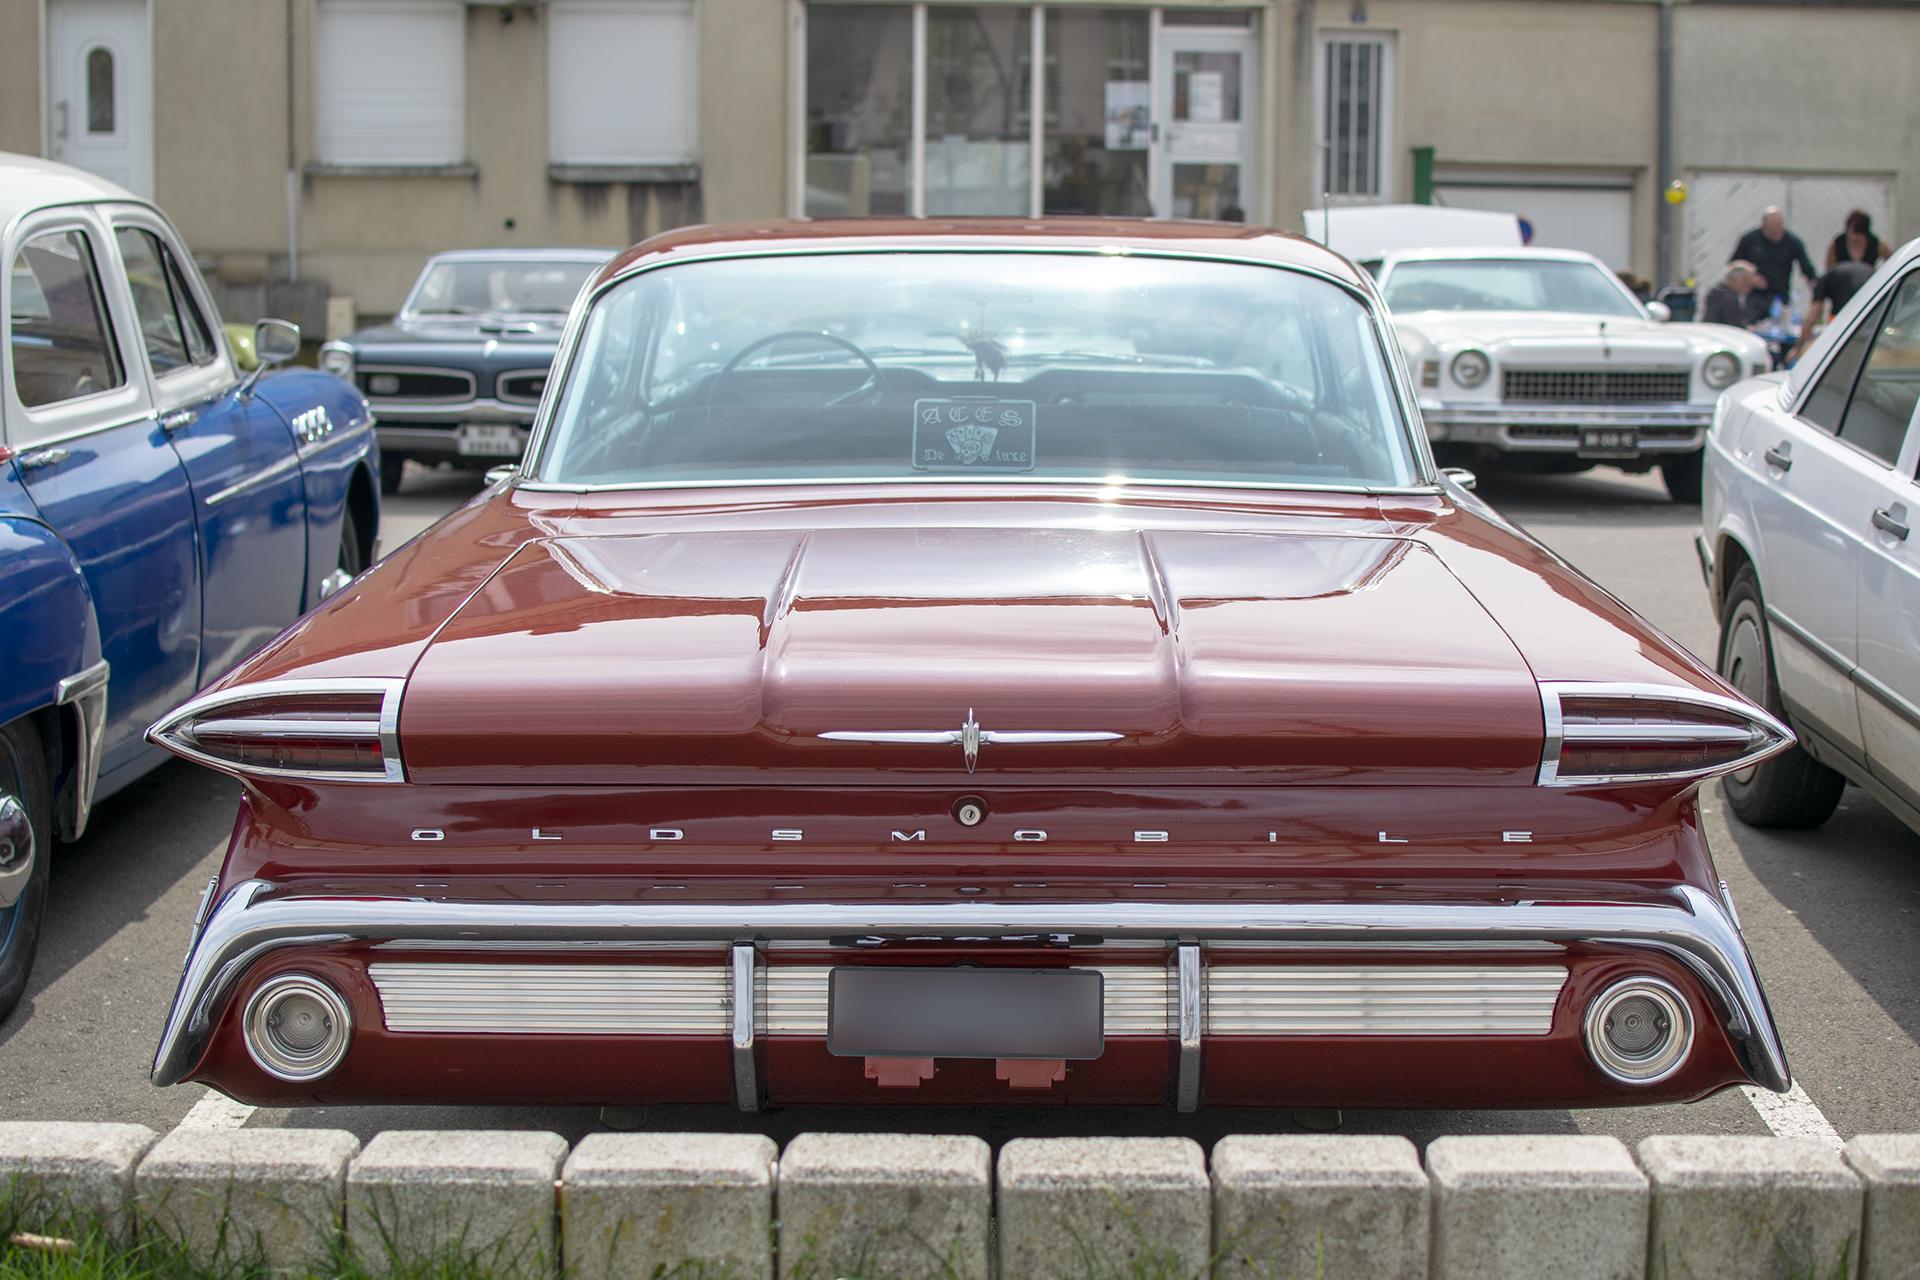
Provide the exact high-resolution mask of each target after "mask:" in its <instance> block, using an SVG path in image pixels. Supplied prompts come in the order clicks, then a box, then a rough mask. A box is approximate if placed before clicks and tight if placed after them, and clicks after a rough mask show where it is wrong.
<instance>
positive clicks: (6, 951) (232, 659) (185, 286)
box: [0, 153, 379, 1015]
mask: <svg viewBox="0 0 1920 1280" xmlns="http://www.w3.org/2000/svg"><path fill="white" fill-rule="evenodd" d="M0 227H4V233H3V236H0V252H3V253H4V256H5V261H6V262H7V264H8V266H9V270H8V273H7V276H6V279H5V282H4V285H3V286H0V287H3V288H4V291H5V301H6V314H7V321H6V323H7V334H6V343H5V350H6V365H5V369H4V370H3V371H0V374H3V376H0V382H4V390H0V426H3V428H4V431H3V433H0V672H4V679H0V1015H4V1014H5V1012H6V1011H8V1010H10V1009H12V1008H13V1006H14V1004H15V1003H16V1002H17V1001H18V1000H19V999H20V996H21V993H22V991H23V990H24V989H25V987H26V981H27V974H28V971H29V969H30V968H31V966H32V964H33V954H34V950H35V947H36V945H37V943H38V940H39V932H40V918H41V913H42V908H43V907H44V906H45V904H46V896H47V864H48V856H49V854H50V853H51V845H52V842H53V841H54V840H56V839H57V840H73V839H76V838H78V837H79V835H80V833H81V832H82V831H83V830H85V828H86V825H87V814H88V811H89V809H90V807H91V805H92V804H93V802H94V801H95V800H97V799H100V798H102V797H104V796H107V795H110V794H112V793H113V792H114V791H117V790H119V789H120V788H121V787H124V786H126V785H127V784H128V783H129V782H132V781H133V780H135V779H136V778H138V777H140V776H141V775H142V774H144V773H146V772H147V771H148V770H149V769H152V768H153V767H154V766H155V765H158V764H160V763H161V762H162V761H164V760H165V759H167V755H166V753H165V752H163V751H162V750H161V749H160V748H158V747H154V746H150V745H148V744H147V742H146V741H145V739H144V737H143V735H144V733H145V731H146V728H147V726H148V725H149V724H152V723H153V722H154V721H155V720H156V719H158V718H159V717H160V716H161V715H163V714H165V713H166V712H167V711H170V710H171V709H172V708H174V707H175V706H177V705H178V704H180V703H181V702H184V701H185V700H186V699H188V698H190V697H192V696H193V694H194V693H195V692H197V691H198V690H199V689H201V688H202V687H203V686H205V685H207V684H210V683H211V682H212V681H214V680H215V679H217V678H218V677H220V676H221V675H222V674H224V673H225V672H226V671H228V670H229V669H230V668H232V667H233V666H234V664H235V663H237V662H239V661H240V660H241V659H242V658H244V657H246V656H247V655H248V654H250V653H252V652H253V651H254V650H255V649H257V648H259V647H260V646H261V645H262V644H264V643H265V642H266V641H267V640H269V639H271V638H272V637H273V636H274V635H276V634H278V633H279V632H280V631H281V630H282V629H283V628H285V627H286V626H287V625H288V624H289V623H291V622H293V621H294V619H296V618H298V617H299V616H300V615H301V614H302V613H304V612H305V611H306V610H307V609H309V608H310V607H312V606H313V605H315V604H317V603H318V602H319V601H320V600H321V599H322V598H324V597H325V596H327V595H328V594H330V593H331V592H333V591H336V590H338V589H339V588H340V587H341V586H343V585H345V584H346V583H347V582H348V581H349V580H351V579H352V578H353V577H354V575H356V574H358V573H359V572H360V570H361V569H363V568H365V567H366V565H367V563H368V561H369V560H370V559H371V558H372V554H373V540H374V533H375V529H376V525H377V522H378V519H379V494H378V492H377V480H376V477H377V475H378V471H379V451H378V447H377V446H376V444H375V442H374V438H373V430H372V427H373V420H372V417H371V415H370V413H369V412H368V409H367V404H366V401H365V400H364V399H362V398H361V396H360V395H359V393H357V392H356V391H354V390H353V388H351V387H349V386H347V385H346V384H344V383H342V382H341V381H340V380H339V379H337V378H331V377H328V376H327V375H325V374H323V373H319V372H316V371H314V370H310V369H291V368H289V369H279V370H273V371H269V366H272V365H279V364H284V363H285V362H286V361H287V360H288V359H290V358H291V357H292V356H293V355H295V354H297V353H298V351H299V349H300V334H299V330H297V329H296V328H294V327H293V326H292V325H290V324H287V323H285V322H284V321H279V320H263V321H261V322H260V324H259V325H258V326H257V327H256V330H255V341H254V345H255V348H256V354H257V356H258V358H259V360H260V364H261V368H260V369H257V370H255V371H254V372H252V373H243V372H242V371H241V369H240V368H239V366H238V364H236V362H235V359H234V356H233V353H232V351H231V350H230V349H229V347H228V344H227V342H226V341H225V339H224V337H223V335H222V333H221V329H220V326H219V325H218V324H217V323H216V322H215V320H214V317H215V316H216V315H217V313H216V312H215V311H214V310H213V308H212V307H211V306H209V305H208V295H207V290H206V285H205V283H204V282H203V281H202V280H201V279H200V276H199V273H198V272H197V271H196V270H195V269H194V265H193V260H192V258H190V257H189V256H188V255H187V253H186V251H185V248H184V246H183V245H182V243H181V240H180V236H179V233H178V232H176V231H175V230H174V229H173V226H172V224H170V223H169V222H168V221H167V219H166V216H165V215H164V214H162V213H161V212H160V210H158V209H157V208H155V207H154V206H153V205H151V204H149V203H147V202H146V201H143V200H141V199H139V198H138V197H136V196H134V195H132V194H131V193H129V192H127V191H124V190H122V189H121V188H119V187H116V186H114V185H113V184H112V183H109V182H105V181H102V180H101V179H99V178H96V177H94V176H92V175H91V174H87V173H83V172H82V171H80V170H78V169H71V168H68V167H66V166H65V165H59V164H53V163H50V162H47V161H44V160H37V159H32V158H30V157H26V156H17V155H7V154H4V153H0Z"/></svg>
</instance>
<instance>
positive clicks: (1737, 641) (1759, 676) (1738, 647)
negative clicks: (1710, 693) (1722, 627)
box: [1720, 605, 1767, 787]
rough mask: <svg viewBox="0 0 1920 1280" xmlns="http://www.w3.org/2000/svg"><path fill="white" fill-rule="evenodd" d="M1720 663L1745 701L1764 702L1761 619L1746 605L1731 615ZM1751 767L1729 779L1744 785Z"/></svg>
mask: <svg viewBox="0 0 1920 1280" xmlns="http://www.w3.org/2000/svg"><path fill="white" fill-rule="evenodd" d="M1722 665H1723V666H1724V667H1725V668H1726V669H1725V670H1723V671H1722V672H1721V673H1720V674H1721V675H1723V676H1725V677H1726V679H1727V683H1728V684H1730V685H1732V686H1733V687H1734V688H1736V689H1738V690H1739V691H1740V692H1741V693H1742V694H1744V695H1746V697H1747V699H1748V701H1750V702H1754V703H1757V704H1759V705H1760V706H1763V707H1764V706H1766V705H1767V655H1766V649H1765V647H1764V646H1763V645H1762V643H1761V640H1760V620H1759V619H1758V618H1757V617H1756V616H1755V615H1754V613H1753V611H1752V609H1751V608H1749V607H1748V606H1746V605H1742V606H1741V607H1740V610H1739V611H1738V612H1737V613H1735V614H1734V616H1733V631H1732V633H1731V634H1730V635H1728V637H1727V651H1726V657H1725V658H1724V660H1723V663H1722ZM1754 767H1755V766H1749V767H1748V768H1745V769H1742V770H1740V771H1739V772H1738V773H1735V774H1733V775H1732V777H1731V779H1730V780H1731V781H1732V782H1735V783H1737V784H1739V785H1740V786H1743V787H1744V786H1746V785H1747V784H1748V783H1750V782H1752V781H1753V770H1754Z"/></svg>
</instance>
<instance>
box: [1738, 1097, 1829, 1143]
mask: <svg viewBox="0 0 1920 1280" xmlns="http://www.w3.org/2000/svg"><path fill="white" fill-rule="evenodd" d="M1740 1092H1742V1093H1744V1094H1746V1095H1747V1101H1748V1102H1751V1103H1752V1104H1753V1109H1754V1110H1755V1111H1758V1112H1759V1113H1760V1118H1761V1119H1762V1120H1764V1121H1766V1122H1767V1128H1769V1129H1771V1130H1773V1135H1774V1137H1776V1138H1818V1139H1819V1140H1820V1141H1821V1142H1824V1143H1826V1144H1827V1145H1828V1146H1830V1147H1832V1148H1833V1149H1834V1150H1835V1151H1839V1150H1842V1149H1843V1148H1845V1147H1846V1145H1847V1143H1846V1140H1845V1139H1844V1138H1842V1137H1841V1136H1840V1131H1839V1130H1837V1129H1835V1128H1834V1127H1833V1125H1832V1124H1830V1123H1828V1121H1827V1117H1826V1116H1825V1115H1824V1114H1823V1113H1822V1112H1821V1110H1820V1108H1819V1107H1817V1106H1815V1105H1814V1102H1813V1099H1812V1098H1809V1097H1808V1096H1807V1091H1806V1090H1805V1089H1802V1088H1801V1087H1800V1082H1799V1081H1797V1080H1796V1081H1795V1082H1794V1085H1793V1088H1791V1089H1789V1090H1788V1091H1787V1092H1785V1093H1775V1092H1774V1091H1773V1090H1771V1089H1762V1088H1761V1087H1760V1086H1758V1085H1752V1084H1743V1085H1741V1086H1740Z"/></svg>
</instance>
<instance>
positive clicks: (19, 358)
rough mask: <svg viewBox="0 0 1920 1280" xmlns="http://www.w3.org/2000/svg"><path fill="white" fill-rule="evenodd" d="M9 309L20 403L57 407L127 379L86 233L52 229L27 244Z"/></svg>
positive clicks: (19, 260) (16, 272) (17, 268)
mask: <svg viewBox="0 0 1920 1280" xmlns="http://www.w3.org/2000/svg"><path fill="white" fill-rule="evenodd" d="M8 310H9V311H10V312H11V314H12V329H13V340H12V345H13V386H14V390H15V391H16V392H17V393H18V394H19V396H20V403H21V404H24V405H26V406H28V407H29V408H32V407H35V406H38V405H44V404H58V403H59V402H60V401H62V400H73V399H76V398H78V397H80V396H90V395H93V394H95V393H96V392H100V391H106V390H109V389H111V388H113V387H117V386H119V385H121V384H122V383H123V382H125V381H126V374H125V371H124V369H123V366H122V364H121V361H120V352H119V348H118V347H116V346H115V345H114V341H113V335H112V331H111V330H110V329H109V328H108V326H107V319H106V316H107V309H106V305H105V303H104V302H103V301H102V300H101V296H100V276H99V273H98V272H97V271H96V270H95V268H94V261H93V249H92V247H91V246H90V245H89V244H88V243H87V237H86V234H85V233H84V232H80V231H52V232H48V233H47V234H46V235H41V236H35V237H34V238H33V239H31V240H29V241H28V242H27V243H26V244H24V245H22V246H21V248H20V253H19V255H18V256H17V257H15V258H14V260H13V278H12V280H11V282H10V289H9V302H8Z"/></svg>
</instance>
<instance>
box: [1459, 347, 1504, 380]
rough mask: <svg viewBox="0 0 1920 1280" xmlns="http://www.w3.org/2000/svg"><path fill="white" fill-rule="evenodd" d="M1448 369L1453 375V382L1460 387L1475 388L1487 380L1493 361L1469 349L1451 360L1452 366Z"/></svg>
mask: <svg viewBox="0 0 1920 1280" xmlns="http://www.w3.org/2000/svg"><path fill="white" fill-rule="evenodd" d="M1449 369H1450V371H1451V372H1452V374H1453V380H1454V381H1455V382H1457V383H1459V384H1460V385H1461V386H1463V387H1477V386H1479V385H1480V384H1481V383H1483V382H1485V381H1486V380H1487V375H1488V374H1490V373H1492V372H1493V361H1491V360H1489V359H1487V353H1486V352H1484V351H1474V350H1472V349H1471V348H1469V349H1468V350H1466V351H1462V352H1461V353H1460V354H1459V355H1457V356H1455V357H1454V358H1453V364H1452V365H1451V366H1449Z"/></svg>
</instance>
